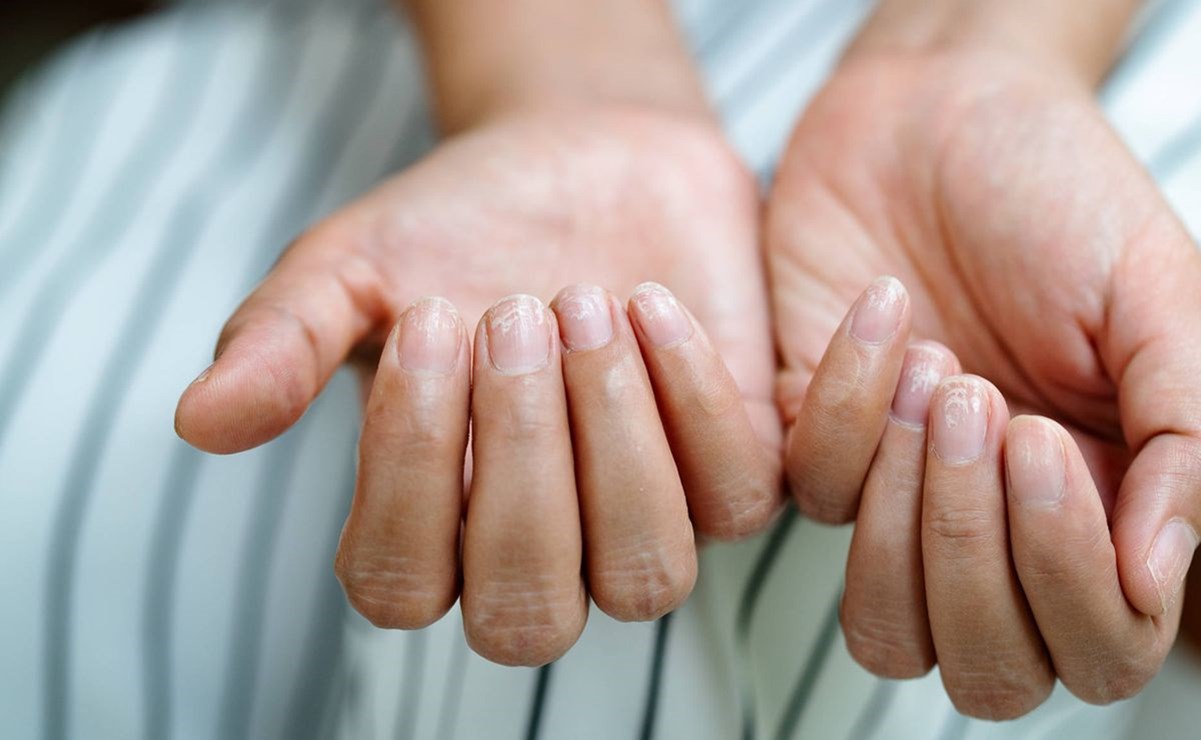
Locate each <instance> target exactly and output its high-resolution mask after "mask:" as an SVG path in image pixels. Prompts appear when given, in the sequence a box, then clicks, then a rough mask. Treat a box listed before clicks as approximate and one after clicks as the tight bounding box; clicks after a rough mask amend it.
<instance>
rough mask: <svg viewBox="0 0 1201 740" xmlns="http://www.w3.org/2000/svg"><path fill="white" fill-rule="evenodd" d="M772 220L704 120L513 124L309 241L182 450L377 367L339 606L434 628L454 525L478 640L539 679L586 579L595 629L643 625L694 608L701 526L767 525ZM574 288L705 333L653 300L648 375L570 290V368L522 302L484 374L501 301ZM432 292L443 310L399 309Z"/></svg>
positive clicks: (562, 321) (627, 344)
mask: <svg viewBox="0 0 1201 740" xmlns="http://www.w3.org/2000/svg"><path fill="white" fill-rule="evenodd" d="M757 214H758V210H757V203H756V199H755V192H754V188H753V184H752V183H751V181H750V180H749V178H748V177H747V176H746V175H745V173H744V172H743V171H742V169H741V168H740V167H739V165H738V164H737V163H736V160H735V159H734V158H733V156H732V155H731V154H730V153H729V151H728V150H727V149H726V147H725V145H724V144H723V143H722V142H721V139H720V136H719V134H718V132H717V131H716V130H714V127H713V125H712V124H711V123H710V122H709V121H708V120H694V119H691V118H688V117H686V116H681V115H675V114H672V115H669V114H665V113H652V112H649V111H645V110H640V109H636V108H632V107H628V106H627V107H623V108H616V107H614V108H606V109H602V108H596V109H588V110H576V111H574V112H569V113H568V112H559V111H556V112H549V111H548V112H539V113H536V114H527V113H522V114H514V115H506V116H502V117H501V118H499V119H498V120H496V121H494V122H489V123H487V124H486V125H483V126H482V127H480V128H478V129H473V130H470V131H468V132H466V133H463V134H460V135H457V136H455V137H452V138H451V139H449V140H448V141H447V142H446V143H444V144H443V145H442V146H440V147H439V148H438V149H437V150H436V151H434V152H433V153H432V154H431V155H430V156H429V157H428V158H426V159H425V160H424V161H422V162H420V163H418V164H417V165H415V166H414V167H412V168H411V169H410V170H408V171H407V172H404V173H402V174H400V175H399V176H397V177H395V178H394V179H392V180H391V181H390V182H387V183H385V184H384V185H382V186H381V187H380V188H378V189H377V190H376V191H375V192H373V193H371V194H369V195H367V196H365V197H364V198H362V199H361V200H359V201H358V202H356V203H353V204H351V205H350V206H347V207H346V208H344V209H343V210H342V211H340V212H339V213H337V214H335V215H334V216H332V217H331V218H329V219H328V220H326V221H325V222H324V223H321V224H319V225H317V226H316V227H314V228H313V229H312V230H310V231H309V232H308V233H307V234H305V235H304V236H303V237H302V238H301V239H300V240H299V241H298V242H297V243H296V244H295V245H293V246H292V247H291V248H290V249H289V250H288V251H287V253H286V254H285V255H284V257H283V258H282V259H281V261H280V262H279V264H278V265H277V267H276V268H275V269H274V270H273V272H272V273H271V274H270V276H268V278H267V279H266V281H265V282H264V283H263V284H262V285H261V286H260V287H259V288H258V289H257V290H256V291H255V292H254V294H253V295H251V296H250V297H249V298H248V299H247V300H246V302H245V303H244V304H243V305H242V306H241V307H240V308H239V309H238V311H237V312H236V313H235V314H234V316H233V317H232V318H231V319H230V320H229V322H228V324H227V326H226V328H225V330H224V332H223V333H222V337H221V339H220V341H219V343H218V348H217V360H216V362H215V363H214V364H213V366H212V367H211V368H210V370H209V371H207V372H206V373H205V374H203V375H202V378H203V379H202V380H201V381H199V382H197V383H195V384H193V385H192V386H191V387H189V388H188V389H187V391H186V392H185V393H184V395H183V397H182V399H181V400H180V405H179V410H178V415H177V427H178V430H179V432H180V434H181V436H183V437H184V438H185V439H187V440H188V441H189V442H191V443H193V444H195V445H196V446H198V447H201V448H202V449H206V450H210V451H214V452H236V451H239V450H244V449H247V448H249V447H252V446H254V445H257V444H261V443H263V442H265V441H267V440H269V439H271V438H273V437H274V436H276V435H278V434H279V433H281V432H282V431H284V430H285V429H287V428H288V427H289V426H290V425H291V424H293V423H294V422H295V421H296V420H297V419H298V418H299V417H300V415H301V414H302V413H303V412H304V410H305V408H306V407H307V406H308V404H309V403H310V402H311V401H312V399H313V398H314V396H315V395H316V394H317V393H318V392H319V391H320V390H321V388H322V386H324V385H325V383H326V381H327V380H328V379H329V377H330V376H331V374H332V373H333V372H334V371H335V370H336V369H337V367H338V366H339V365H340V364H341V363H342V362H343V361H344V360H346V359H347V358H348V357H351V358H353V359H354V361H355V362H356V364H357V365H359V366H360V367H363V368H365V369H366V370H367V371H368V373H367V374H368V376H369V375H370V372H371V371H372V370H374V369H376V368H378V374H377V375H376V377H375V379H374V387H373V389H372V392H371V399H370V401H369V402H368V405H367V414H366V424H365V430H364V435H363V439H362V443H361V447H360V466H359V480H358V485H357V489H356V498H355V503H354V506H353V508H352V512H351V515H350V517H349V519H348V522H347V527H346V530H345V532H344V535H343V539H342V544H341V547H340V550H339V555H338V561H337V571H338V575H339V577H340V578H341V580H342V582H343V584H344V586H345V587H346V590H347V594H348V596H349V597H350V600H351V602H352V603H353V604H354V605H355V607H356V608H358V609H359V611H361V612H363V613H364V614H365V615H366V616H367V617H368V618H370V619H371V620H372V621H373V622H375V623H376V624H379V625H382V626H391V627H404V628H414V627H420V626H424V625H425V624H428V623H430V622H432V621H434V620H436V619H437V618H438V617H439V616H441V615H442V614H443V613H444V612H445V611H446V609H448V608H449V607H450V605H451V604H452V603H453V601H454V599H455V596H456V595H457V593H458V584H459V580H458V578H459V558H458V556H459V528H460V526H459V524H460V519H461V516H462V510H463V509H464V508H466V511H467V513H466V524H465V528H464V533H463V545H462V552H463V560H462V578H463V604H462V607H463V615H464V621H465V628H466V631H467V636H468V638H469V641H470V642H471V644H472V645H473V647H474V648H475V649H476V650H477V651H478V652H480V653H481V654H483V655H484V656H485V657H489V658H491V659H493V660H496V661H499V662H504V663H515V664H516V663H520V664H536V663H544V662H546V661H549V660H551V659H553V658H555V657H557V656H558V655H559V654H561V653H562V652H563V651H565V650H566V649H567V647H568V646H570V645H571V644H572V643H573V642H574V641H575V639H576V637H577V636H578V634H579V631H580V629H582V627H583V621H584V614H585V609H586V601H585V600H584V598H583V594H584V591H583V583H582V581H581V572H582V568H584V567H585V565H586V576H587V583H588V587H589V589H590V590H591V593H592V596H593V598H594V599H595V600H596V601H597V603H598V605H600V606H601V607H602V608H603V609H604V610H605V611H607V612H609V613H610V614H612V615H614V616H615V617H618V618H621V619H653V618H655V617H657V616H659V615H660V614H662V613H663V612H664V611H666V610H668V609H670V608H671V607H672V606H674V605H675V604H678V603H679V602H680V601H681V600H682V599H683V598H684V597H685V596H686V595H687V593H688V591H689V590H690V589H691V586H692V578H693V577H694V575H695V553H694V551H693V541H692V531H691V527H690V525H689V522H688V515H689V514H691V520H692V525H695V528H696V530H697V531H698V532H700V533H701V534H705V535H710V536H714V537H720V538H731V537H738V536H742V535H745V534H748V533H750V532H753V531H755V530H757V529H759V528H761V527H762V526H764V525H765V524H766V523H767V521H768V520H769V519H770V518H771V516H772V515H773V514H774V512H775V511H776V510H777V508H778V505H779V497H780V493H779V483H778V468H779V452H778V450H779V434H780V432H779V422H778V416H777V414H776V411H775V408H774V405H773V404H772V403H771V395H770V390H771V378H772V373H773V364H774V362H773V354H772V345H771V339H770V329H769V327H768V320H767V306H766V300H765V298H764V287H763V276H762V272H761V266H760V263H761V260H760V253H759V252H758V250H757V247H756V221H757ZM583 279H587V280H589V281H592V282H594V283H597V284H600V285H605V286H608V287H610V288H611V289H613V290H614V291H616V292H618V293H619V294H621V295H626V294H628V293H629V291H630V290H631V289H632V288H633V287H634V286H635V285H636V284H638V283H641V282H643V281H645V280H648V279H654V280H658V281H660V282H662V283H664V284H665V285H669V286H671V288H672V290H673V291H674V292H675V294H676V295H677V296H679V300H680V302H682V303H683V304H684V305H687V306H688V307H689V308H690V309H691V310H692V311H694V312H695V317H694V318H692V317H689V316H687V315H686V314H678V315H675V318H672V316H673V314H672V313H671V311H673V310H675V307H678V305H679V304H678V303H677V302H676V300H675V299H674V298H672V297H671V295H670V294H666V293H663V292H662V291H661V289H648V290H644V291H642V292H640V293H639V294H638V295H637V296H636V298H635V300H634V301H633V303H632V306H633V307H634V315H635V317H636V318H637V317H638V316H641V317H642V318H643V319H646V321H644V322H642V323H639V322H638V321H635V326H638V327H640V328H639V333H638V334H637V336H638V337H639V339H640V340H641V343H642V349H643V351H642V355H641V356H640V354H639V352H638V342H636V341H635V333H634V332H633V330H631V328H630V325H629V323H628V321H627V319H626V318H625V312H624V311H621V310H620V306H619V304H615V303H613V299H612V298H611V297H610V296H608V295H607V294H605V293H603V292H601V291H598V290H596V289H586V288H579V289H577V290H575V291H570V292H567V293H564V294H561V295H560V297H559V299H558V300H557V302H556V304H555V306H554V309H555V314H557V315H558V317H559V319H558V322H557V323H558V325H559V327H560V328H562V329H563V331H564V332H565V334H564V340H565V342H566V344H565V346H567V347H568V348H571V347H573V341H574V340H572V338H571V335H570V331H571V330H572V329H573V328H580V327H583V328H580V331H581V332H583V334H582V335H583V336H585V337H586V338H585V340H582V341H584V344H580V343H578V342H577V343H576V344H574V347H575V350H576V351H567V352H566V354H565V355H564V356H563V361H562V370H560V349H559V346H560V345H559V341H558V334H557V332H556V329H555V327H556V320H555V318H554V315H555V314H552V313H548V312H547V311H546V310H545V309H544V308H543V307H542V305H541V303H540V302H538V301H537V300H536V299H534V298H528V297H527V298H518V299H511V300H509V301H505V302H501V303H500V304H498V305H497V306H495V307H493V309H492V310H491V311H490V312H489V313H488V314H487V317H486V318H485V320H484V322H483V323H482V324H481V328H480V329H479V330H478V331H477V332H476V339H475V353H474V373H469V368H470V367H471V363H472V359H471V358H472V355H471V353H470V349H471V345H470V342H469V338H468V334H467V328H468V327H471V326H473V325H474V324H475V323H476V321H477V320H478V319H479V318H480V316H481V315H482V314H484V312H485V309H486V308H487V307H488V305H489V304H491V303H492V302H493V301H495V300H496V299H497V298H499V297H501V296H504V295H506V294H511V293H515V292H518V291H521V292H528V293H533V294H536V295H539V296H543V297H549V296H550V295H552V294H553V292H554V291H555V290H556V289H558V288H559V287H560V286H562V285H564V284H569V283H572V282H575V281H579V280H583ZM431 293H432V294H437V295H440V296H443V297H444V300H441V301H439V300H433V301H424V302H420V303H417V304H415V305H414V306H413V307H412V308H410V309H408V310H407V311H405V306H406V305H408V304H409V303H410V302H412V301H414V300H415V299H417V298H418V297H420V296H422V295H428V294H431ZM453 307H457V309H458V311H455V310H454V308H453ZM639 307H642V308H647V307H650V308H656V307H657V309H658V310H657V312H656V313H655V315H654V316H650V315H648V314H646V313H645V312H644V313H642V314H639ZM459 312H461V315H460V314H459ZM585 314H586V315H587V316H590V317H591V318H590V319H589V320H590V321H591V320H593V319H598V317H599V318H602V319H603V318H604V316H609V317H610V318H611V322H612V324H613V326H614V327H615V328H614V330H613V337H614V339H613V340H612V342H610V343H608V344H605V345H604V346H603V347H596V348H592V349H587V348H586V347H585V345H586V344H592V343H594V340H596V339H597V337H600V336H601V334H603V325H596V326H592V328H587V327H585V326H584V325H583V324H581V322H580V321H577V320H576V319H582V318H584V317H585ZM573 317H574V318H573ZM598 320H599V319H598ZM647 322H649V323H647ZM656 322H658V325H660V326H663V327H668V328H672V329H674V330H675V331H676V332H677V333H678V334H679V336H674V335H673V336H670V337H668V336H666V335H663V334H660V335H656V333H655V330H654V329H653V325H656ZM398 323H399V328H398V329H396V330H395V331H393V332H392V338H391V339H390V340H389V339H387V337H388V336H389V332H390V330H391V329H392V327H394V326H396V325H397V324H398ZM593 323H594V324H595V321H593ZM597 326H600V327H601V328H600V329H598V328H597ZM648 327H650V328H648ZM701 327H703V328H704V329H703V331H702V329H701ZM597 332H600V333H599V334H598V333H597ZM706 332H707V335H708V337H711V339H712V344H711V345H710V343H709V340H708V339H707V338H706ZM547 337H552V339H551V342H550V345H549V346H550V349H549V350H547V346H548V345H547V344H546V338H547ZM648 338H649V339H648ZM656 339H661V340H662V341H659V342H658V344H661V345H664V346H662V347H657V346H656ZM386 340H387V343H388V345H389V346H388V347H385V344H386ZM648 342H649V343H648ZM381 349H384V351H383V352H382V353H381ZM393 349H397V350H399V354H398V353H397V352H395V351H393ZM715 351H716V352H717V353H720V355H721V356H722V357H725V358H728V359H729V373H727V372H726V370H725V368H724V367H723V366H722V364H721V362H720V360H719V359H718V356H717V354H715ZM548 352H549V354H548ZM531 353H532V354H531ZM644 357H645V359H646V365H645V368H644V367H643V358H644ZM406 368H407V369H406ZM647 371H649V381H648V375H647ZM469 375H470V376H471V377H472V382H473V383H474V389H473V391H472V393H471V394H470V401H469V400H468V398H469V392H468V382H469ZM369 380H370V378H369ZM648 382H649V383H650V385H649V386H648ZM651 386H653V390H654V393H655V396H652V395H651ZM565 392H566V397H565V396H564V393H565ZM656 398H657V400H658V402H659V411H656V407H655V399H656ZM469 403H470V406H471V409H470V413H471V418H472V429H473V435H472V437H473V439H472V444H473V450H474V470H473V475H472V476H471V480H470V481H469V484H468V485H469V486H470V496H469V497H468V501H469V502H470V505H469V506H466V507H464V506H463V505H462V502H461V499H462V495H461V494H462V490H463V488H462V487H463V465H464V462H463V456H464V448H465V445H466V439H467V430H468V427H467V424H468V404H469ZM660 414H661V415H662V423H660ZM719 441H720V444H719V443H718V442H719ZM669 443H670V449H669V448H668V444H669ZM573 452H574V460H573ZM677 471H678V472H677ZM681 484H682V490H681ZM577 490H578V494H579V502H578V504H577V497H576V492H577ZM685 495H686V496H687V507H685V501H684V496H685ZM577 506H578V509H577ZM581 514H582V522H581ZM581 524H582V531H581ZM581 540H582V541H581ZM584 552H586V553H587V557H586V558H584V557H583V553H584Z"/></svg>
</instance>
